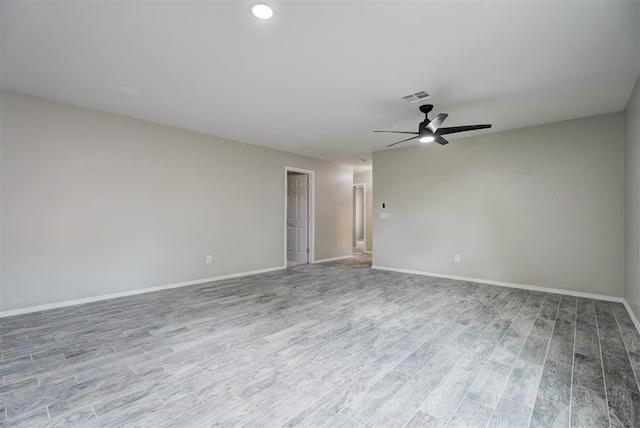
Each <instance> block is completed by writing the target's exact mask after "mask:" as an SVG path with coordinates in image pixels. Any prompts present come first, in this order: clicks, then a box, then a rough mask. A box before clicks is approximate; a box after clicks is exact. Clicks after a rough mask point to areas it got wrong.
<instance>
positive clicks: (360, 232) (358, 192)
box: [353, 187, 364, 240]
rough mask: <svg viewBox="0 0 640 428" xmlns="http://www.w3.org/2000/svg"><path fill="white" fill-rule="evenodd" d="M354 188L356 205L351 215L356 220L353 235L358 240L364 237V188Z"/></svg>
mask: <svg viewBox="0 0 640 428" xmlns="http://www.w3.org/2000/svg"><path fill="white" fill-rule="evenodd" d="M354 189H355V192H354V194H355V198H356V205H355V210H354V216H353V217H354V219H355V222H356V227H355V229H354V234H353V235H354V236H355V237H356V240H358V239H364V188H362V187H356V188H354Z"/></svg>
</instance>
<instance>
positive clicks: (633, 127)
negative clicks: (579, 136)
mask: <svg viewBox="0 0 640 428" xmlns="http://www.w3.org/2000/svg"><path fill="white" fill-rule="evenodd" d="M624 149H625V165H624V171H625V195H624V205H625V224H624V226H625V275H624V280H625V281H624V297H625V299H627V302H628V303H629V306H631V309H632V310H633V312H634V313H635V315H636V318H638V319H640V79H639V80H638V82H636V86H635V88H634V89H633V92H632V93H631V98H629V103H628V104H627V109H626V111H625V146H624Z"/></svg>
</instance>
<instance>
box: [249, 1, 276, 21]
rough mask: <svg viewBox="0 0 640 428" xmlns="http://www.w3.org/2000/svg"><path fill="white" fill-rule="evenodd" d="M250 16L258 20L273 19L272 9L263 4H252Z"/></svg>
mask: <svg viewBox="0 0 640 428" xmlns="http://www.w3.org/2000/svg"><path fill="white" fill-rule="evenodd" d="M251 14H252V15H253V16H255V17H256V18H258V19H262V20H265V19H271V18H272V17H273V8H272V7H271V6H269V5H268V4H265V3H254V4H252V5H251Z"/></svg>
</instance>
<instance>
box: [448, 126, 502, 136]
mask: <svg viewBox="0 0 640 428" xmlns="http://www.w3.org/2000/svg"><path fill="white" fill-rule="evenodd" d="M488 128H491V125H467V126H451V127H449V128H439V129H438V131H437V132H436V134H438V135H447V134H455V133H456V132H465V131H475V130H476V129H488Z"/></svg>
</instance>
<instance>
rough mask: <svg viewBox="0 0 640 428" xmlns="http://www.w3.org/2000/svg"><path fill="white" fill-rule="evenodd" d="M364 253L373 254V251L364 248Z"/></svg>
mask: <svg viewBox="0 0 640 428" xmlns="http://www.w3.org/2000/svg"><path fill="white" fill-rule="evenodd" d="M364 253H366V254H373V251H366V250H365V251H364Z"/></svg>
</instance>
